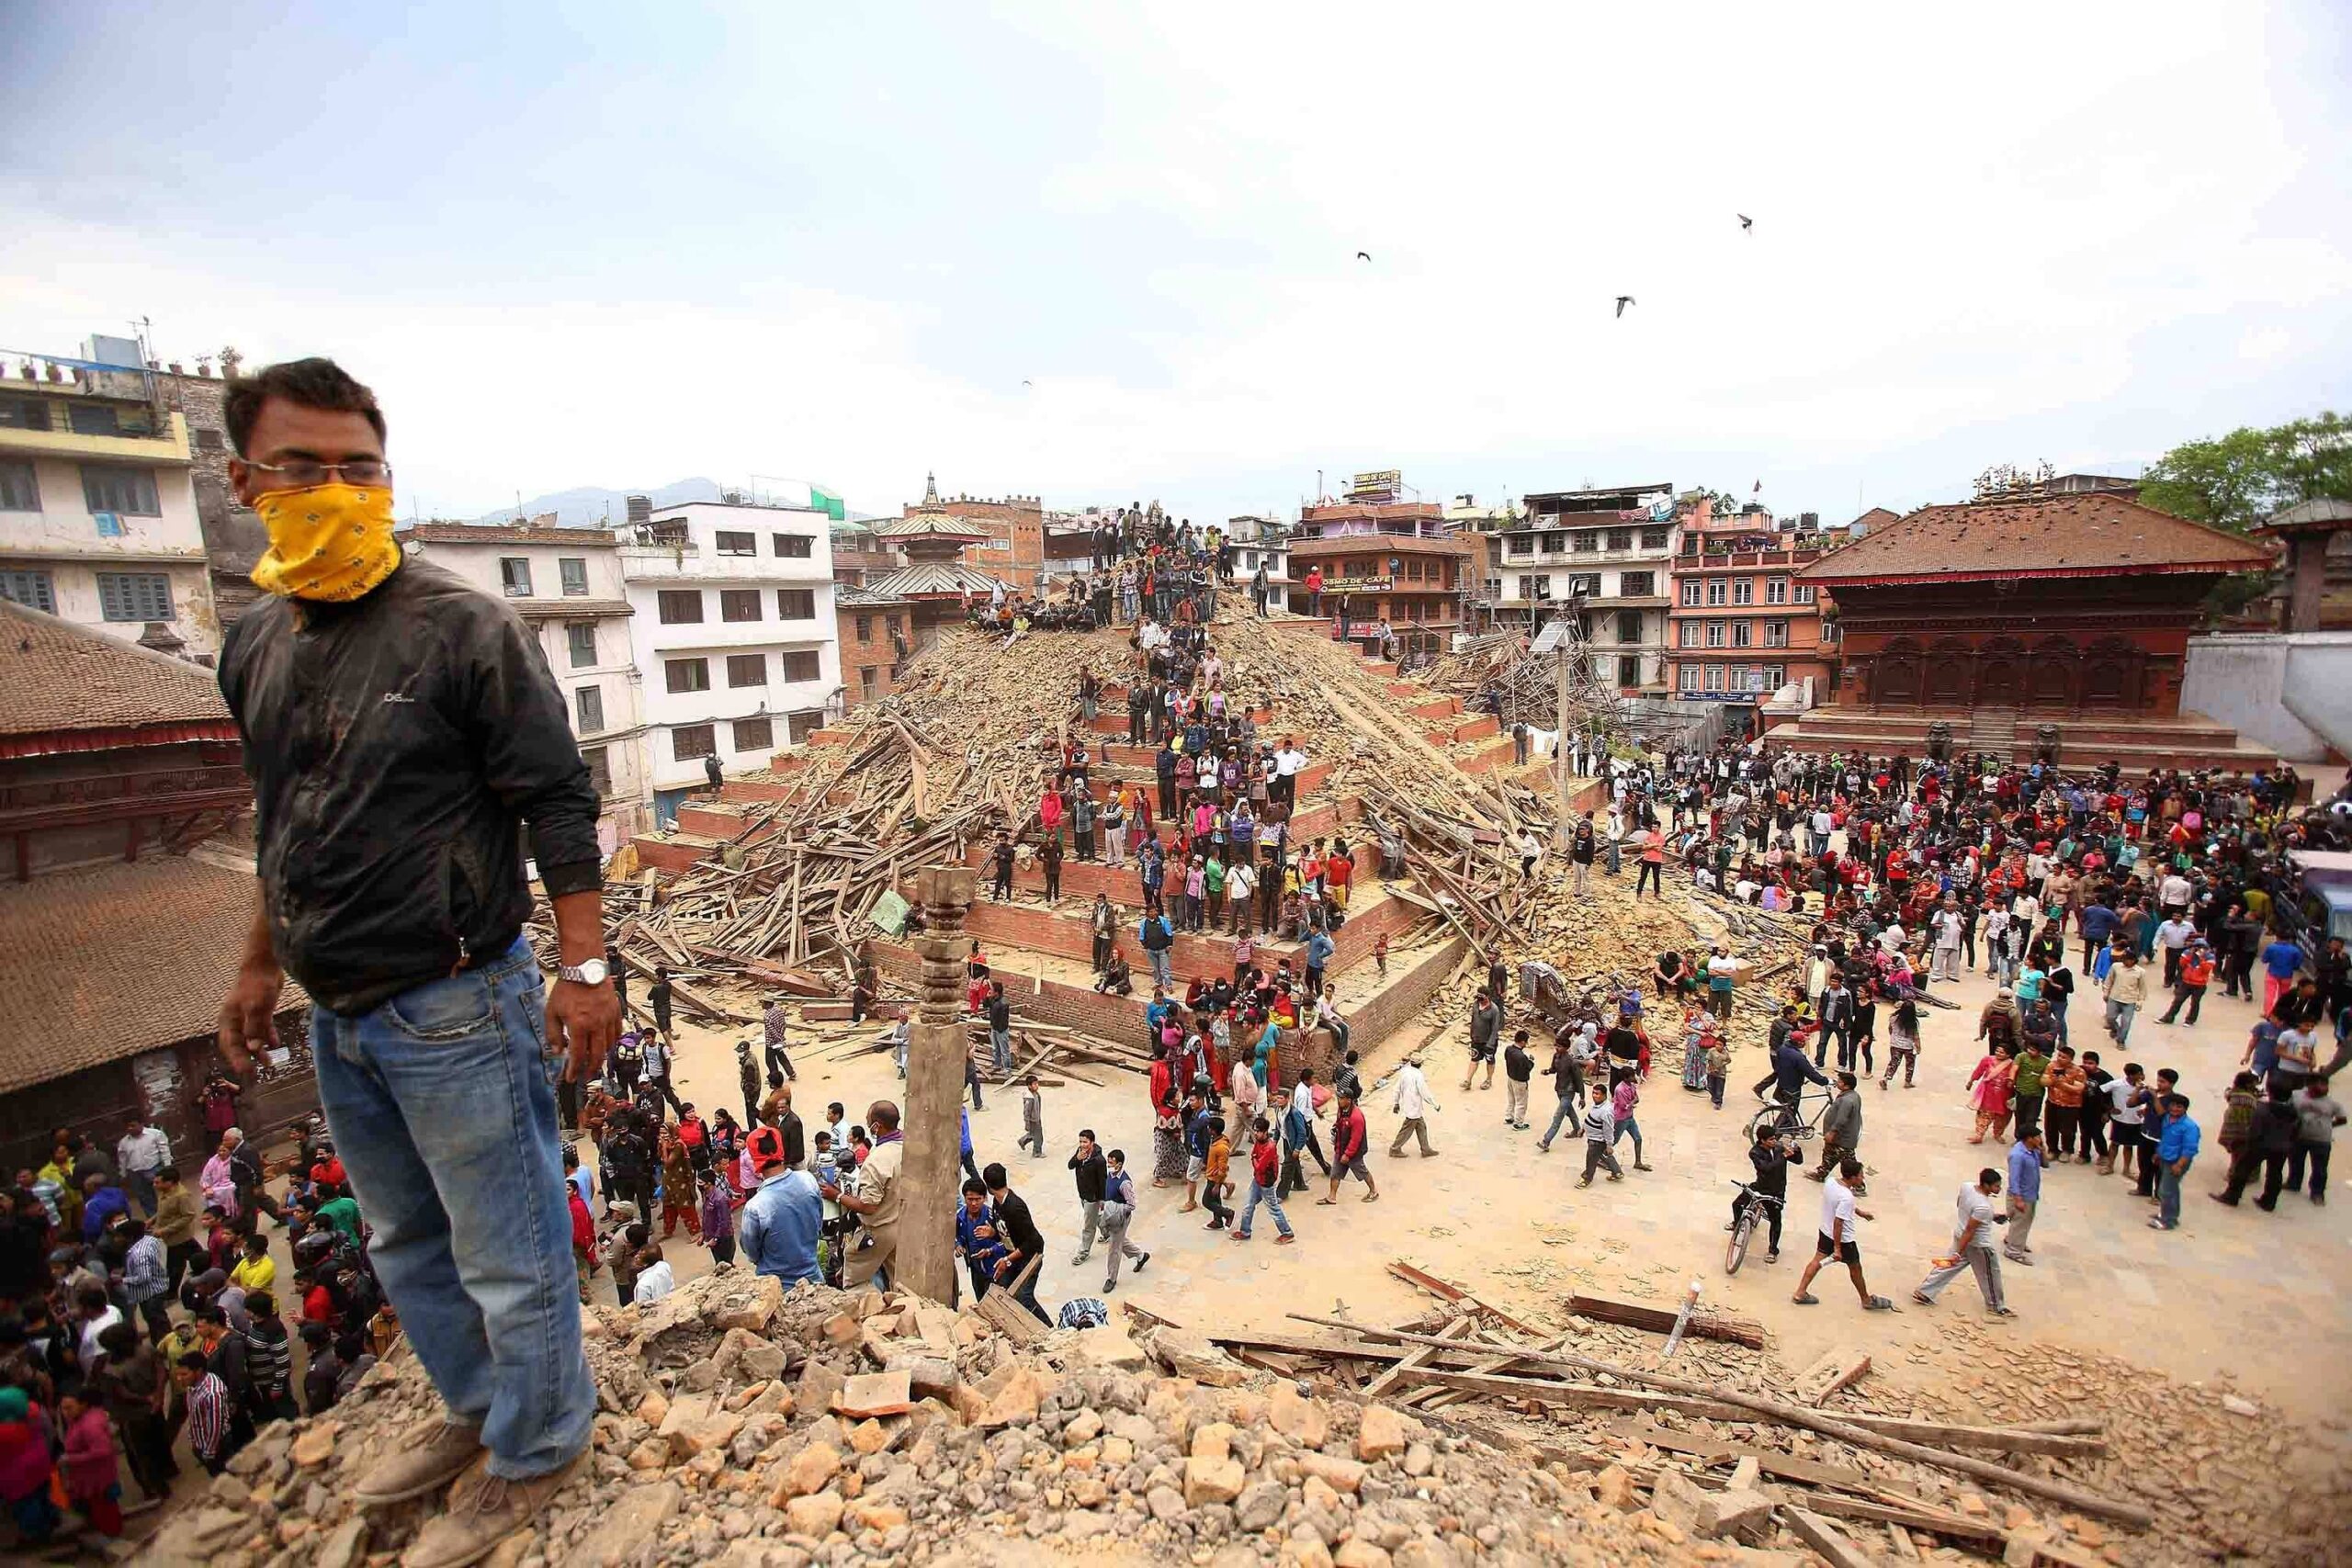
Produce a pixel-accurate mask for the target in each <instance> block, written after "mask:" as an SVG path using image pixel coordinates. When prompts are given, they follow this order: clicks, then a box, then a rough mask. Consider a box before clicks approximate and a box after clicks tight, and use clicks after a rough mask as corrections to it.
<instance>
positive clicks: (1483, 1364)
mask: <svg viewBox="0 0 2352 1568" xmlns="http://www.w3.org/2000/svg"><path fill="white" fill-rule="evenodd" d="M1572 1337H1573V1336H1571V1335H1566V1334H1562V1335H1557V1336H1555V1337H1552V1338H1550V1339H1544V1340H1539V1341H1538V1342H1537V1343H1535V1344H1533V1345H1529V1346H1511V1347H1508V1348H1507V1353H1506V1354H1502V1355H1495V1356H1487V1357H1485V1358H1483V1359H1479V1360H1476V1361H1473V1362H1471V1363H1470V1365H1469V1367H1468V1368H1467V1369H1465V1370H1466V1371H1473V1372H1506V1371H1510V1369H1511V1368H1513V1367H1515V1366H1517V1365H1519V1363H1520V1359H1521V1357H1523V1356H1526V1355H1528V1354H1530V1353H1532V1354H1535V1355H1539V1356H1540V1355H1544V1354H1545V1353H1547V1352H1549V1351H1553V1350H1557V1349H1559V1348H1561V1347H1563V1346H1565V1345H1566V1344H1567V1342H1568V1341H1569V1339H1570V1338H1572ZM1487 1338H1488V1339H1490V1340H1491V1339H1492V1338H1493V1336H1491V1335H1488V1336H1487ZM1470 1397H1471V1395H1470V1394H1469V1393H1466V1392H1465V1391H1464V1390H1462V1389H1458V1388H1449V1389H1440V1390H1438V1391H1436V1392H1435V1393H1432V1394H1430V1395H1429V1396H1428V1397H1426V1398H1421V1399H1418V1400H1410V1399H1408V1401H1407V1402H1406V1403H1408V1404H1418V1405H1419V1408H1421V1409H1424V1410H1433V1409H1442V1408H1443V1407H1445V1406H1446V1405H1449V1404H1458V1403H1460V1402H1461V1401H1463V1400H1465V1399H1468V1398H1470Z"/></svg>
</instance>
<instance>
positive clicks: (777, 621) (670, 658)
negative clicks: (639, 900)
mask: <svg viewBox="0 0 2352 1568" xmlns="http://www.w3.org/2000/svg"><path fill="white" fill-rule="evenodd" d="M620 563H621V577H622V580H623V581H624V583H625V584H626V586H627V589H628V602H629V606H630V608H631V610H632V611H634V612H635V613H634V614H633V615H630V616H629V633H630V637H631V639H632V640H633V642H634V644H635V648H636V662H637V667H638V669H639V670H640V671H643V672H644V677H645V684H644V692H645V721H646V761H647V766H648V767H649V768H650V770H651V773H652V784H653V798H654V812H655V816H656V818H657V819H658V820H660V821H663V822H666V821H668V820H669V819H670V818H671V816H672V815H673V813H674V812H675V810H676V807H677V803H678V802H679V801H680V800H681V799H683V798H684V796H685V795H686V794H687V793H688V792H690V791H692V790H695V789H699V788H701V787H702V786H703V784H704V782H705V776H704V761H703V760H704V759H705V758H707V757H714V756H715V757H717V758H718V761H719V765H720V766H721V767H722V768H724V769H725V770H726V771H727V772H729V773H742V772H749V771H752V770H755V769H759V768H763V767H765V766H767V764H768V762H769V760H770V759H771V758H772V757H773V756H774V755H775V753H776V752H778V751H782V750H786V749H788V748H791V747H794V746H797V745H799V744H800V743H801V742H802V741H804V740H806V739H808V738H809V734H810V733H811V732H812V731H814V730H816V729H817V728H820V726H822V725H823V723H824V722H825V705H826V703H827V702H828V701H829V700H830V699H831V698H832V696H833V695H834V694H835V693H836V692H838V691H839V690H840V688H841V683H842V671H841V641H840V637H841V632H840V625H839V622H838V620H837V619H836V616H835V612H834V606H833V552H832V540H831V517H830V516H829V515H828V514H827V513H825V512H824V511H823V510H822V509H820V508H812V507H805V506H752V505H740V504H729V503H726V502H686V503H684V504H683V505H678V506H668V507H663V508H662V509H661V510H659V511H657V512H655V513H652V514H651V517H650V520H649V521H647V522H645V523H643V524H639V525H636V526H635V527H634V528H633V529H631V530H630V531H629V533H628V534H627V535H625V536H624V537H623V542H622V545H621V548H620Z"/></svg>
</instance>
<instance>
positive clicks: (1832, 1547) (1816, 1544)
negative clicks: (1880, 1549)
mask: <svg viewBox="0 0 2352 1568" xmlns="http://www.w3.org/2000/svg"><path fill="white" fill-rule="evenodd" d="M1781 1523H1782V1524H1784V1525H1787V1526H1788V1527H1789V1528H1790V1529H1792V1530H1794V1531H1796V1533H1797V1537H1798V1539H1799V1540H1803V1541H1804V1543H1805V1544H1806V1545H1807V1546H1809V1547H1811V1548H1813V1549H1814V1551H1817V1552H1819V1553H1820V1554H1821V1556H1822V1560H1823V1561H1825V1562H1827V1563H1828V1564H1829V1568H1876V1564H1877V1562H1878V1560H1877V1559H1876V1558H1874V1557H1872V1556H1871V1555H1870V1554H1869V1553H1868V1552H1866V1551H1862V1550H1861V1549H1860V1547H1858V1546H1856V1545H1855V1544H1854V1543H1853V1542H1852V1541H1850V1540H1847V1539H1846V1538H1845V1536H1844V1535H1843V1534H1842V1533H1840V1532H1839V1530H1838V1527H1837V1526H1836V1525H1833V1524H1831V1523H1830V1522H1829V1521H1828V1520H1827V1519H1825V1518H1823V1517H1821V1516H1820V1515H1819V1514H1815V1513H1812V1512H1809V1511H1808V1510H1806V1509H1804V1508H1796V1507H1789V1506H1783V1507H1782V1508H1781Z"/></svg>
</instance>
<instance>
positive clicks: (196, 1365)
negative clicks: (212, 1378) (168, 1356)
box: [180, 1350, 205, 1375]
mask: <svg viewBox="0 0 2352 1568" xmlns="http://www.w3.org/2000/svg"><path fill="white" fill-rule="evenodd" d="M180 1365H181V1366H183V1367H185V1368H187V1370H188V1371H191V1372H196V1373H198V1374H199V1375H200V1374H201V1373H202V1372H203V1371H204V1370H205V1360H204V1352H203V1351H201V1350H190V1351H189V1352H188V1353H187V1355H185V1356H182V1357H181V1358H180Z"/></svg>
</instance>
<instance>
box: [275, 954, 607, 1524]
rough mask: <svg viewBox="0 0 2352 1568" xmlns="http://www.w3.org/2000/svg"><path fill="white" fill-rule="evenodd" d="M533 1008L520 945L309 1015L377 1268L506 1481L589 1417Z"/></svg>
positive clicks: (428, 1367) (581, 1437) (592, 1403)
mask: <svg viewBox="0 0 2352 1568" xmlns="http://www.w3.org/2000/svg"><path fill="white" fill-rule="evenodd" d="M546 1015H547V1002H546V997H545V994H544V992H543V991H542V989H541V987H540V984H539V972H538V965H537V963H536V962H535V961H534V960H533V958H532V956H531V950H530V948H529V947H528V946H527V945H526V944H525V943H524V942H520V941H517V942H515V945H514V946H513V947H512V948H510V949H509V950H508V951H507V953H506V954H505V956H503V957H502V958H500V959H499V960H498V961H497V962H496V963H494V964H488V965H486V966H484V967H482V968H479V969H471V970H468V971H466V972H465V973H463V974H459V975H453V976H448V977H447V978H446V979H439V980H429V981H427V982H425V983H424V985H421V986H416V987H412V988H410V989H408V990H406V991H403V992H401V994H400V995H399V996H397V997H394V998H392V999H391V1000H390V1001H389V1002H386V1003H384V1004H383V1005H382V1006H381V1007H379V1008H377V1009H376V1010H374V1011H372V1012H368V1013H364V1014H361V1015H360V1016H358V1017H356V1018H345V1017H343V1016H341V1015H340V1014H336V1013H331V1012H329V1011H328V1010H325V1009H324V1008H318V1009H314V1010H312V1011H311V1056H312V1058H313V1060H314V1062H315V1064H316V1066H317V1071H318V1079H319V1102H320V1104H321V1105H322V1107H323V1108H324V1109H325V1111H326V1115H327V1125H328V1127H329V1129H330V1130H331V1131H332V1132H333V1133H334V1141H335V1149H336V1152H337V1153H339V1154H340V1155H341V1156H343V1163H344V1168H345V1169H346V1170H348V1171H349V1172H350V1174H351V1185H352V1188H353V1190H354V1192H355V1194H356V1196H357V1198H358V1200H359V1204H360V1207H361V1209H362V1210H363V1211H364V1212H365V1213H366V1214H367V1215H368V1223H369V1224H372V1225H374V1226H375V1239H374V1240H373V1242H372V1243H371V1244H370V1245H369V1247H368V1257H369V1258H370V1259H371V1260H372V1261H373V1262H374V1264H375V1267H376V1274H377V1277H378V1278H379V1280H382V1282H383V1286H384V1291H385V1293H386V1294H387V1295H389V1296H390V1298H391V1301H392V1304H393V1306H394V1307H395V1308H397V1309H398V1310H399V1312H400V1314H401V1325H402V1326H403V1327H405V1328H406V1330H407V1332H408V1340H409V1343H410V1344H411V1345H412V1346H413V1347H414V1348H415V1350H416V1357H417V1359H418V1360H419V1361H421V1362H423V1363H424V1370H425V1372H426V1373H427V1375H429V1376H430V1377H431V1378H432V1379H433V1386H434V1387H435V1389H436V1390H438V1391H439V1393H440V1394H441V1398H442V1401H443V1402H444V1403H445V1404H447V1406H448V1407H449V1413H450V1415H451V1416H453V1417H455V1418H457V1419H458V1420H461V1421H468V1422H474V1421H479V1422H480V1423H481V1429H482V1442H483V1443H484V1444H485V1445H486V1446H487V1447H488V1448H489V1450H490V1470H491V1472H492V1474H495V1475H501V1476H505V1477H508V1478H510V1479H518V1478H522V1477H526V1476H532V1475H539V1474H544V1473H545V1472H548V1471H551V1470H555V1469H557V1468H559V1467H560V1466H562V1465H564V1464H566V1463H568V1462H570V1461H571V1459H572V1458H573V1457H574V1456H576V1455H577V1454H579V1453H580V1452H581V1451H582V1450H584V1449H585V1448H586V1447H587V1446H588V1440H589V1436H590V1428H591V1427H592V1425H593V1423H594V1418H595V1415H596V1390H595V1385H594V1383H593V1382H591V1381H590V1379H589V1374H588V1361H587V1358H586V1356H585V1355H584V1354H583V1353H582V1350H581V1346H580V1281H579V1276H578V1274H577V1273H576V1272H575V1271H574V1269H573V1264H572V1258H571V1210H570V1207H569V1204H568V1202H567V1200H566V1197H565V1193H564V1186H563V1169H562V1165H561V1160H560V1156H559V1152H558V1150H559V1145H558V1140H557V1134H556V1118H555V1096H554V1094H553V1093H551V1092H550V1091H549V1090H548V1076H547V1067H546V1038H545V1036H546V1027H547V1025H546Z"/></svg>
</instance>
